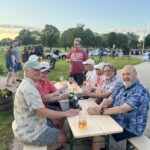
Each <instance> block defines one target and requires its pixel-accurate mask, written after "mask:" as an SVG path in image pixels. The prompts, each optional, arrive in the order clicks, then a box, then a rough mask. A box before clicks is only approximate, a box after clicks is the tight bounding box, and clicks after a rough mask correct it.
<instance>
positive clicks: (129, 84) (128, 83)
mask: <svg viewBox="0 0 150 150" xmlns="http://www.w3.org/2000/svg"><path fill="white" fill-rule="evenodd" d="M132 84H133V82H132V81H123V85H124V86H125V87H126V88H128V87H130V86H131V85H132Z"/></svg>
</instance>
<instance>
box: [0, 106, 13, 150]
mask: <svg viewBox="0 0 150 150" xmlns="http://www.w3.org/2000/svg"><path fill="white" fill-rule="evenodd" d="M12 121H13V111H12V108H11V109H7V110H5V111H0V150H9V147H10V144H11V142H12V139H13V134H12V129H11V124H12Z"/></svg>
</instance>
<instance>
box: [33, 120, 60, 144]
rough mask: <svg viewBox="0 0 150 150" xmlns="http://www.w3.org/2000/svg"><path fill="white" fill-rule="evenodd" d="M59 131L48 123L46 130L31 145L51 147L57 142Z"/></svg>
mask: <svg viewBox="0 0 150 150" xmlns="http://www.w3.org/2000/svg"><path fill="white" fill-rule="evenodd" d="M59 133H60V130H59V129H56V128H53V127H52V123H51V122H49V121H48V126H47V128H46V130H45V131H44V132H43V133H42V134H41V135H40V136H39V137H38V138H37V139H36V140H35V141H33V142H32V143H33V144H35V145H37V146H44V145H48V146H50V145H53V144H56V143H57V142H58V135H59Z"/></svg>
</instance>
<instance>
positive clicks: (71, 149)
mask: <svg viewBox="0 0 150 150" xmlns="http://www.w3.org/2000/svg"><path fill="white" fill-rule="evenodd" d="M69 136H70V137H69V144H70V150H73V143H74V140H73V134H72V131H71V129H70V135H69Z"/></svg>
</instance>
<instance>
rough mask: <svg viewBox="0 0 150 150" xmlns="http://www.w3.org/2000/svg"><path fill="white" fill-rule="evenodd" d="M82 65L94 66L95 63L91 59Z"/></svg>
mask: <svg viewBox="0 0 150 150" xmlns="http://www.w3.org/2000/svg"><path fill="white" fill-rule="evenodd" d="M82 63H83V64H84V65H87V64H89V65H94V64H95V61H94V60H93V59H87V60H86V61H84V62H82Z"/></svg>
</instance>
